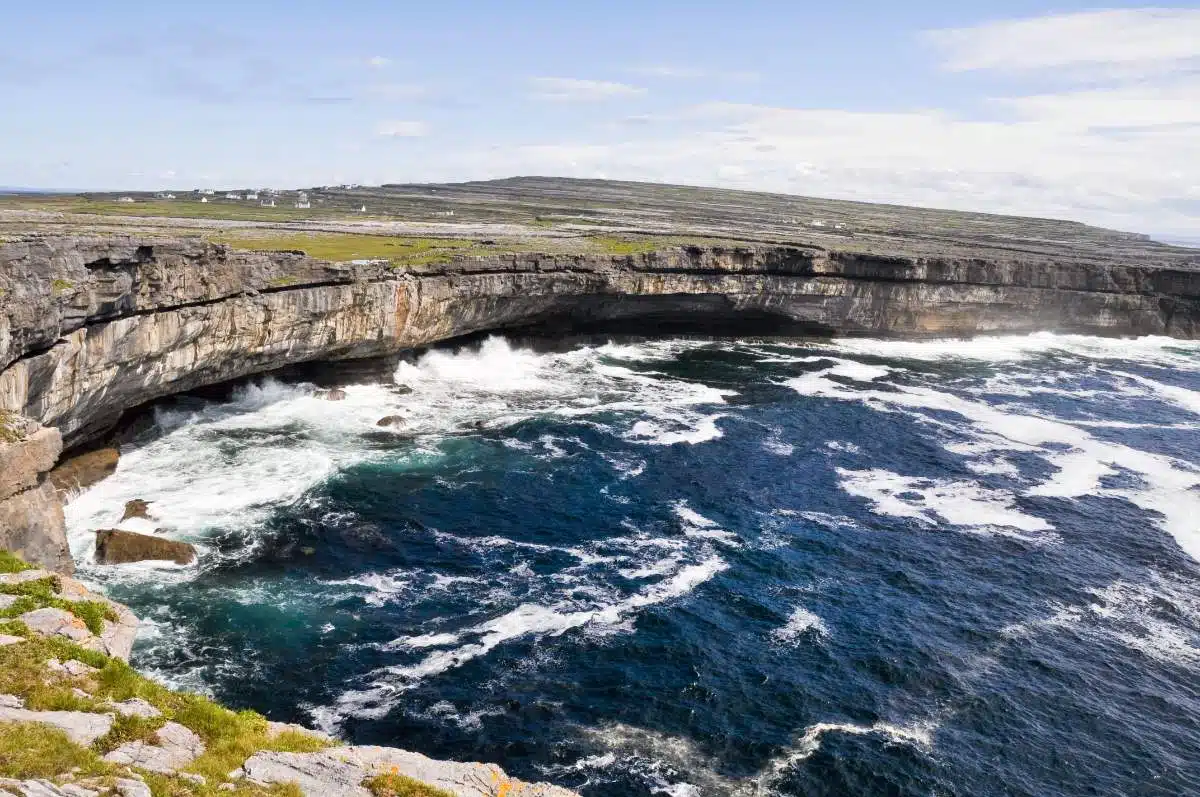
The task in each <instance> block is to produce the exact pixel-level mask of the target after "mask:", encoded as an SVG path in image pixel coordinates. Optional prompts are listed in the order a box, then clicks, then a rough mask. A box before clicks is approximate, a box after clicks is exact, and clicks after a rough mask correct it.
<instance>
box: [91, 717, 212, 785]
mask: <svg viewBox="0 0 1200 797" xmlns="http://www.w3.org/2000/svg"><path fill="white" fill-rule="evenodd" d="M203 753H204V742H202V741H201V740H200V737H199V736H197V735H196V734H195V733H194V732H193V731H192V730H191V729H189V728H186V727H184V726H183V725H180V724H179V723H177V722H168V723H166V724H165V725H163V726H162V727H161V728H159V729H158V731H157V732H156V733H155V734H154V738H153V739H152V740H151V741H150V742H140V741H139V742H130V743H128V744H123V745H121V746H120V747H118V748H117V749H116V750H113V751H112V752H111V753H109V754H108V755H106V756H104V760H105V761H107V762H108V763H110V764H125V765H127V766H132V767H137V768H139V769H146V770H149V771H150V772H158V773H160V774H170V773H172V772H176V771H178V770H180V769H182V768H183V767H185V766H187V765H188V764H190V763H192V761H194V760H195V759H196V757H197V756H199V755H201V754H203Z"/></svg>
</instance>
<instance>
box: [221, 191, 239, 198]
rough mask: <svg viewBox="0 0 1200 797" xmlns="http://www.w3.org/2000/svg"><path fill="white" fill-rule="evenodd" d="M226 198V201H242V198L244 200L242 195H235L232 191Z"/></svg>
mask: <svg viewBox="0 0 1200 797" xmlns="http://www.w3.org/2000/svg"><path fill="white" fill-rule="evenodd" d="M225 198H226V199H241V198H242V195H241V194H235V193H233V192H232V191H230V192H229V193H228V194H226V195H225Z"/></svg>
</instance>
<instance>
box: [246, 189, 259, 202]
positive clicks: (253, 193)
mask: <svg viewBox="0 0 1200 797" xmlns="http://www.w3.org/2000/svg"><path fill="white" fill-rule="evenodd" d="M246 199H250V200H257V199H258V192H257V191H251V192H249V193H247V194H246Z"/></svg>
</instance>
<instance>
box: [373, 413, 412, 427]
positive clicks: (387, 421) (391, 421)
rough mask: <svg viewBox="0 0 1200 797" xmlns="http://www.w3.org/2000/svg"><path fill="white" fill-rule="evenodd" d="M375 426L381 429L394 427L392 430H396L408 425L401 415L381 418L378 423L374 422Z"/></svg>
mask: <svg viewBox="0 0 1200 797" xmlns="http://www.w3.org/2000/svg"><path fill="white" fill-rule="evenodd" d="M375 425H376V426H382V427H394V428H398V429H403V428H404V427H405V426H407V425H408V422H407V421H405V420H404V416H403V415H387V416H384V417H383V418H380V419H379V420H378V421H376V422H375Z"/></svg>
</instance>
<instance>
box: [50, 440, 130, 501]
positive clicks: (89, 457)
mask: <svg viewBox="0 0 1200 797" xmlns="http://www.w3.org/2000/svg"><path fill="white" fill-rule="evenodd" d="M120 459H121V452H120V451H118V450H117V449H116V448H112V447H109V448H97V449H96V450H94V451H88V452H85V453H83V454H80V455H78V456H75V457H70V458H68V459H66V460H64V461H63V462H61V463H60V464H59V465H58V467H56V468H55V469H54V470H52V471H50V473H49V474H47V476H46V478H47V479H49V480H50V482H51V483H52V484H53V485H54V486H55V487H57V488H58V489H59V490H60V491H62V492H66V493H70V492H74V491H76V490H86V489H87V488H88V487H91V486H92V485H93V484H95V483H96V482H98V481H100V480H101V479H106V478H108V477H109V476H111V475H113V473H114V472H115V471H116V469H117V462H118V461H119V460H120Z"/></svg>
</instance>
